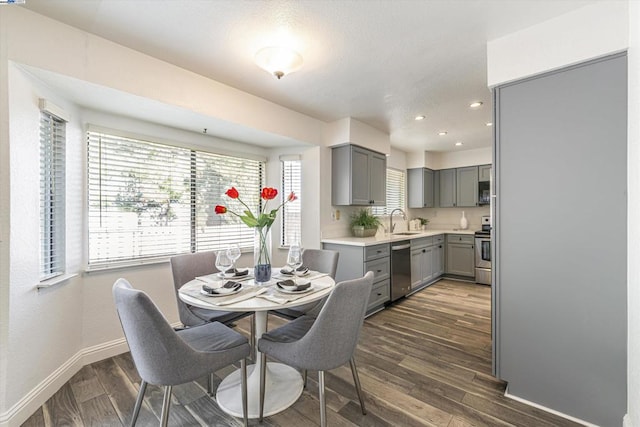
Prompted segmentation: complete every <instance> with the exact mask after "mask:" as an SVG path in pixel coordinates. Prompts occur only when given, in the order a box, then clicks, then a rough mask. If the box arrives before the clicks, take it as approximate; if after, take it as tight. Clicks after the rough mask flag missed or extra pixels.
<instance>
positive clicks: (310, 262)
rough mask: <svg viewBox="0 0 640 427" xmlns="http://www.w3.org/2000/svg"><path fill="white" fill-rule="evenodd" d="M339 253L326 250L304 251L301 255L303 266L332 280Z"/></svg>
mask: <svg viewBox="0 0 640 427" xmlns="http://www.w3.org/2000/svg"><path fill="white" fill-rule="evenodd" d="M339 256H340V252H338V251H331V250H328V249H305V250H304V252H303V253H302V260H303V262H304V265H305V266H307V267H309V269H310V270H313V271H319V272H320V273H326V274H328V275H329V276H331V277H332V278H335V277H336V270H337V269H338V257H339Z"/></svg>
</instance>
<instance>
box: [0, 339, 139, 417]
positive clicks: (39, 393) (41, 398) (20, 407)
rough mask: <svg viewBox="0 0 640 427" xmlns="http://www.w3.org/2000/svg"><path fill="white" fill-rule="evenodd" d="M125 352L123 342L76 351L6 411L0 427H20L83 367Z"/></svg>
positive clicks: (122, 340) (126, 347) (108, 343)
mask: <svg viewBox="0 0 640 427" xmlns="http://www.w3.org/2000/svg"><path fill="white" fill-rule="evenodd" d="M127 351H129V347H128V346H127V342H126V341H125V339H124V338H119V339H117V340H113V341H110V342H106V343H103V344H99V345H95V346H92V347H87V348H84V349H82V350H80V351H79V352H77V353H76V354H74V355H73V356H72V357H71V358H70V359H69V360H67V361H66V362H65V363H63V364H62V365H61V366H59V367H58V369H56V370H55V371H53V372H52V373H51V374H50V375H49V376H48V377H46V378H45V379H44V380H42V381H41V382H40V383H39V384H38V385H37V386H35V387H34V388H33V389H32V390H31V391H29V392H28V393H27V394H26V395H25V396H23V397H22V399H20V400H19V401H18V402H16V404H15V405H13V406H12V407H11V408H9V410H7V411H6V412H3V413H2V414H0V427H14V426H15V427H18V426H20V425H21V424H22V423H24V422H25V421H26V420H27V419H28V418H29V417H30V416H31V415H32V414H33V413H34V412H35V411H36V410H37V409H38V408H39V407H41V406H42V405H43V404H44V403H45V402H46V401H47V400H49V398H50V397H51V396H53V395H54V394H55V393H56V392H57V391H58V390H60V387H62V386H63V385H64V384H65V383H66V382H67V381H69V379H71V377H73V376H74V375H75V374H76V373H77V372H78V371H79V370H80V369H82V367H83V366H84V365H88V364H91V363H93V362H97V361H99V360H104V359H107V358H109V357H113V356H116V355H118V354H121V353H124V352H127Z"/></svg>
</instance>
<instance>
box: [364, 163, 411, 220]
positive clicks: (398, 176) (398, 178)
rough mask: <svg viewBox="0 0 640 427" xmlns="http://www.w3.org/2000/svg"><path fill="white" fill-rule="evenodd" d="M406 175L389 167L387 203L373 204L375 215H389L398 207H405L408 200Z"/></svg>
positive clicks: (372, 209) (372, 210)
mask: <svg viewBox="0 0 640 427" xmlns="http://www.w3.org/2000/svg"><path fill="white" fill-rule="evenodd" d="M406 188H407V185H406V176H405V173H404V172H403V171H399V170H397V169H391V168H388V169H387V204H386V206H373V207H372V208H371V212H372V213H373V214H374V215H389V214H390V213H391V211H393V210H394V209H396V208H400V209H403V210H404V209H405V207H406V205H405V200H406Z"/></svg>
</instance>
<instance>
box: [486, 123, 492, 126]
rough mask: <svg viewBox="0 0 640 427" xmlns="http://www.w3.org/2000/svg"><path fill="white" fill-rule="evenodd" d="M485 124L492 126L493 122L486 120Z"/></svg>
mask: <svg viewBox="0 0 640 427" xmlns="http://www.w3.org/2000/svg"><path fill="white" fill-rule="evenodd" d="M485 125H486V126H493V123H491V122H487V123H485Z"/></svg>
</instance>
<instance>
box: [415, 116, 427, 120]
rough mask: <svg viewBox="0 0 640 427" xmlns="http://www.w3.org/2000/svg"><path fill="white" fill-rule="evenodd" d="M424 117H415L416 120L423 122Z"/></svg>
mask: <svg viewBox="0 0 640 427" xmlns="http://www.w3.org/2000/svg"><path fill="white" fill-rule="evenodd" d="M424 118H425V116H416V120H424Z"/></svg>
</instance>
